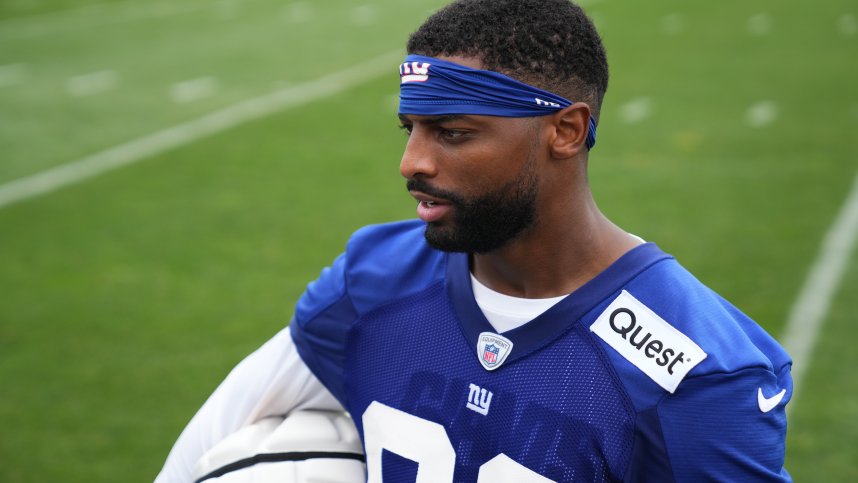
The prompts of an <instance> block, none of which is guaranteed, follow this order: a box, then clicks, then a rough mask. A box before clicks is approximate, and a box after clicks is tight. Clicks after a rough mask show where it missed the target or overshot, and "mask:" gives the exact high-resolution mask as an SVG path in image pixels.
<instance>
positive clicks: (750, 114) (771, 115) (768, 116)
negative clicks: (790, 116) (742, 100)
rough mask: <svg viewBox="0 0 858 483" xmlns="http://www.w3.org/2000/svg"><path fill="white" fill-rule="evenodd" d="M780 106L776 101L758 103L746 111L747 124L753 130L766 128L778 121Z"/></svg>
mask: <svg viewBox="0 0 858 483" xmlns="http://www.w3.org/2000/svg"><path fill="white" fill-rule="evenodd" d="M778 115H779V114H778V105H777V103H775V102H774V101H757V102H755V103H754V104H752V105H751V107H749V108H748V110H747V111H745V124H747V125H748V126H750V127H753V128H761V127H766V126H768V125H769V124H771V123H773V122H775V121H776V120H777V119H778Z"/></svg>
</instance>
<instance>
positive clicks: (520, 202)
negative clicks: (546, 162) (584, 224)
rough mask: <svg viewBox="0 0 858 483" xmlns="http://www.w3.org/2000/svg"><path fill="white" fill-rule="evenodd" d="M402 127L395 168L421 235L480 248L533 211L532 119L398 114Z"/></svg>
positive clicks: (522, 223) (500, 240)
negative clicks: (404, 137) (403, 141)
mask: <svg viewBox="0 0 858 483" xmlns="http://www.w3.org/2000/svg"><path fill="white" fill-rule="evenodd" d="M401 120H402V124H403V127H404V128H405V129H406V130H407V131H408V132H409V139H408V144H407V145H406V148H405V153H404V154H403V157H402V163H401V165H400V171H401V173H402V175H403V176H404V177H405V178H406V179H407V180H408V181H407V188H408V190H409V192H411V194H412V196H414V198H415V199H417V200H418V202H419V203H418V207H417V214H418V216H419V217H420V218H421V219H423V220H424V221H425V222H426V223H427V226H426V240H427V242H428V243H429V244H430V245H431V246H433V247H435V248H437V249H439V250H444V251H457V252H469V253H486V252H491V251H493V250H496V249H498V248H500V247H502V246H504V245H505V244H506V243H507V242H509V241H510V240H512V239H514V238H516V237H517V236H519V235H520V234H521V233H523V232H524V231H525V230H527V228H528V227H530V226H532V225H533V224H534V223H535V221H536V218H537V210H536V200H537V196H538V193H539V187H538V186H539V183H538V176H537V174H538V172H537V161H536V155H537V146H538V134H537V130H536V129H535V127H536V125H537V124H535V121H534V120H533V119H516V118H501V117H491V116H470V115H468V116H411V115H407V116H402V119H401Z"/></svg>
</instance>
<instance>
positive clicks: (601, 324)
mask: <svg viewBox="0 0 858 483" xmlns="http://www.w3.org/2000/svg"><path fill="white" fill-rule="evenodd" d="M590 330H591V331H593V332H594V333H595V334H596V335H598V336H599V337H601V338H602V340H604V341H605V342H607V343H608V345H609V346H611V347H613V348H614V350H616V351H617V352H619V353H620V355H622V356H623V357H625V358H626V359H628V361H629V362H631V363H632V364H634V365H635V366H636V367H637V368H638V369H640V370H641V371H643V372H644V374H646V375H647V376H649V377H650V378H652V380H653V381H655V382H656V383H658V385H659V386H661V387H663V388H664V389H665V390H667V391H669V392H671V393H673V392H674V391H676V387H677V386H679V383H680V382H681V381H682V379H684V378H685V375H686V374H688V371H690V370H691V369H692V368H694V366H696V365H697V364H699V363H700V362H701V361H702V360H703V359H705V358H706V353H705V352H703V349H701V348H700V346H698V345H697V344H695V343H694V342H693V341H692V340H691V339H689V338H688V337H687V336H686V335H685V334H683V333H682V332H680V331H678V330H676V328H675V327H673V326H672V325H670V324H669V323H667V321H665V320H664V319H662V318H661V317H659V316H658V314H656V313H655V312H653V311H652V310H650V308H649V307H647V306H646V305H644V304H643V303H641V302H640V301H639V300H638V299H636V298H634V297H633V296H632V294H630V293H628V292H626V291H625V290H623V292H622V293H621V294H620V295H619V296H618V297H617V298H616V299H614V301H613V302H611V305H609V306H608V308H607V309H605V311H604V312H602V314H601V315H600V316H599V318H597V319H596V322H594V323H593V325H591V326H590Z"/></svg>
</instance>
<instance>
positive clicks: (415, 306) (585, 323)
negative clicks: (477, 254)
mask: <svg viewBox="0 0 858 483" xmlns="http://www.w3.org/2000/svg"><path fill="white" fill-rule="evenodd" d="M423 228H424V225H423V223H422V222H419V221H412V222H401V223H393V224H387V225H378V226H373V227H368V228H365V229H363V230H361V231H359V232H358V233H356V234H355V236H354V237H353V238H352V240H351V241H350V242H349V245H348V247H347V250H346V252H345V254H344V255H342V256H340V257H339V258H337V260H336V261H335V262H334V264H333V265H332V266H331V267H330V268H329V269H326V270H325V271H323V273H322V275H321V276H320V278H319V279H318V280H317V281H316V282H314V283H312V284H310V285H309V286H308V289H307V291H306V293H305V294H304V295H303V296H302V298H301V299H300V300H299V303H298V305H297V308H296V312H295V316H294V318H293V321H292V324H291V331H292V336H293V339H294V340H295V344H296V347H297V349H298V352H299V354H300V355H301V358H302V359H303V360H304V361H305V363H306V364H307V366H308V367H309V368H310V369H311V370H312V371H313V372H314V374H316V376H317V377H318V378H319V379H320V380H321V381H322V383H323V384H325V386H326V387H328V389H330V390H331V392H332V393H333V394H334V395H335V397H337V399H339V401H340V402H341V403H342V404H343V406H344V407H345V408H346V409H347V410H348V411H349V412H350V413H351V414H352V416H353V417H354V419H355V422H356V424H357V426H358V430H359V432H360V433H361V435H362V437H364V438H366V436H367V435H366V434H365V433H364V427H363V424H362V421H361V415H364V414H365V412H366V411H367V408H368V407H369V406H370V405H371V404H374V403H381V404H383V405H384V406H386V407H389V408H393V409H395V410H396V411H401V412H403V413H406V414H408V415H410V416H411V417H414V418H417V419H419V420H420V421H428V422H431V423H433V424H437V425H440V426H442V427H443V430H444V433H445V435H446V438H448V439H449V444H451V445H452V448H453V449H454V452H455V470H454V473H453V475H454V477H453V480H454V481H457V482H458V481H462V482H476V481H477V477H478V473H479V472H480V470H481V468H482V466H483V465H484V464H486V462H488V461H490V460H492V458H494V457H496V456H498V455H501V454H503V455H506V456H507V457H509V458H511V459H512V460H513V461H515V463H517V464H519V465H521V466H523V467H526V468H527V469H528V470H530V471H532V472H535V473H537V474H539V475H541V476H543V477H546V478H549V479H551V480H554V481H703V480H716V481H717V480H721V481H737V480H743V479H745V480H747V479H750V478H753V479H754V481H788V480H789V475H788V473H787V472H786V470H784V469H783V455H784V447H783V444H784V443H783V441H784V435H785V430H786V418H785V413H784V407H785V405H786V402H787V401H788V400H789V395H790V393H791V390H792V389H791V381H790V378H789V367H790V363H791V362H790V360H789V357H788V356H787V355H786V353H785V352H784V351H783V350H782V349H781V348H780V346H779V345H778V344H777V343H776V342H775V341H774V340H773V339H772V338H771V337H769V336H768V335H767V334H766V333H765V332H764V331H763V330H762V329H761V328H760V327H759V326H758V325H757V324H755V323H754V322H753V321H751V320H750V319H748V318H747V317H746V316H745V315H744V314H742V313H741V312H739V311H738V310H737V309H735V308H734V307H732V306H731V305H730V304H729V303H727V302H726V301H724V300H723V299H722V298H720V297H719V296H718V295H717V294H715V293H713V292H712V291H711V290H709V289H708V288H706V287H705V286H704V285H702V284H701V283H700V282H698V281H697V280H696V279H694V277H692V276H691V275H690V274H689V273H688V272H687V271H685V270H684V269H683V268H682V267H681V266H680V265H679V264H678V263H677V262H676V261H675V260H674V259H673V258H672V257H670V256H669V255H667V254H665V253H664V252H662V251H661V250H660V249H658V247H657V246H655V245H654V244H652V243H648V244H645V245H641V246H639V247H637V248H635V249H633V250H631V251H630V252H629V253H627V254H626V255H624V256H623V257H621V258H620V259H619V260H618V261H617V262H615V263H614V264H613V265H612V266H611V267H609V268H608V269H606V270H605V271H604V272H603V273H601V274H599V275H598V276H597V277H595V278H594V279H593V280H591V281H590V282H588V283H587V284H585V285H584V286H583V287H581V288H580V289H578V290H577V291H576V292H574V293H572V294H571V295H570V296H568V297H567V298H566V299H564V300H563V301H561V302H560V303H558V304H556V305H555V306H553V307H551V308H550V309H549V310H548V311H546V312H545V313H543V314H542V315H540V316H539V317H537V318H536V319H534V320H533V321H531V322H529V323H527V324H525V325H523V326H521V327H519V328H517V329H514V330H512V331H509V332H506V333H504V336H506V337H508V338H509V340H510V341H511V342H512V343H513V348H512V351H511V353H510V355H509V357H508V359H507V360H506V361H505V362H504V363H503V365H502V366H501V367H500V368H498V369H496V370H493V371H487V370H485V369H484V368H483V367H482V366H481V364H480V363H479V361H478V357H477V345H476V344H477V339H478V337H479V334H481V333H483V332H486V331H488V332H492V328H491V326H490V325H489V324H488V322H487V321H486V319H485V317H484V316H483V315H482V313H481V311H480V309H479V307H478V306H477V305H476V302H475V301H474V298H473V293H472V291H471V287H470V278H469V277H470V275H469V271H468V259H467V256H466V255H464V254H447V253H442V252H438V251H435V250H433V249H431V248H430V247H428V246H427V245H426V243H425V241H424V239H423ZM624 290H625V291H628V292H630V293H631V294H633V295H634V296H635V297H636V298H637V299H639V300H640V301H641V302H642V303H644V304H645V305H646V306H647V307H648V308H649V309H651V310H652V311H653V312H655V313H657V314H658V315H660V316H661V317H662V318H663V319H664V320H666V321H668V322H669V323H670V324H671V325H673V326H674V327H675V328H676V329H677V330H679V331H680V332H682V333H683V334H685V335H686V336H688V337H689V338H690V339H691V340H693V341H694V342H695V343H696V344H698V345H699V346H700V347H701V348H702V349H703V350H704V351H705V352H706V353H707V354H708V357H706V359H705V360H703V362H701V363H700V364H698V365H697V366H695V367H694V368H693V369H692V370H691V371H690V372H689V373H688V375H687V376H685V379H684V380H683V381H682V382H681V383H680V384H679V386H678V388H677V389H676V391H675V392H674V393H669V392H667V391H665V390H664V389H663V388H662V387H661V386H659V385H658V384H656V383H655V382H654V381H653V380H652V379H650V378H649V377H648V376H647V375H646V374H645V373H643V372H641V370H640V369H639V368H638V367H636V366H635V364H633V363H631V362H630V361H629V360H627V359H625V358H624V357H623V356H622V355H620V354H619V353H618V352H617V351H615V350H614V349H613V348H612V347H610V346H609V345H607V344H605V342H604V341H603V340H602V339H600V338H599V337H597V336H596V335H594V333H593V332H591V330H590V326H591V324H593V322H594V321H595V320H596V319H597V317H598V316H599V315H600V314H601V313H602V312H604V311H605V309H606V307H608V305H609V304H610V303H611V301H613V300H614V299H616V298H617V296H618V295H619V294H620V293H621V292H622V291H624ZM474 388H477V391H478V392H481V394H482V395H483V396H486V395H488V394H490V395H491V398H490V400H489V401H488V403H490V404H486V405H485V406H486V407H485V408H483V407H476V410H475V409H474V407H469V406H473V404H472V403H473V402H474V401H473V390H474ZM779 388H783V389H784V390H785V391H786V395H785V397H783V400H782V402H781V403H780V404H778V405H777V407H775V408H774V409H773V410H771V411H768V412H763V411H762V410H761V409H760V408H758V407H757V399H756V397H757V391H758V390H760V391H764V392H765V394H766V395H771V394H774V393H776V392H777V390H779ZM483 402H486V401H485V398H484V401H483ZM399 456H401V455H396V454H392V453H391V452H389V451H385V453H384V456H383V458H382V459H381V461H382V463H381V465H382V468H375V469H373V468H372V466H371V465H370V471H380V472H381V473H382V475H383V477H384V481H414V475H415V471H416V470H415V468H416V466H415V465H418V464H420V463H421V462H420V461H411V460H409V459H408V458H401V457H399Z"/></svg>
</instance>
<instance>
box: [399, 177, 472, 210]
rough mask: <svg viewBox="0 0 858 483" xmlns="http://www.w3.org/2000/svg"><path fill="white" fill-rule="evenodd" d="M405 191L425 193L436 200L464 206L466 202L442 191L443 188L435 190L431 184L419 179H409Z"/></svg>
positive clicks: (448, 192)
mask: <svg viewBox="0 0 858 483" xmlns="http://www.w3.org/2000/svg"><path fill="white" fill-rule="evenodd" d="M405 189H407V190H408V191H420V192H421V193H425V194H427V195H429V196H432V197H434V198H440V199H443V200H447V201H449V202H451V203H453V204H463V201H464V200H462V198H461V197H459V196H458V195H456V194H455V193H453V192H451V191H447V190H442V189H441V188H435V187H434V186H432V185H430V184H429V183H427V182H425V181H423V180H419V179H409V180H408V181H406V182H405Z"/></svg>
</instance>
